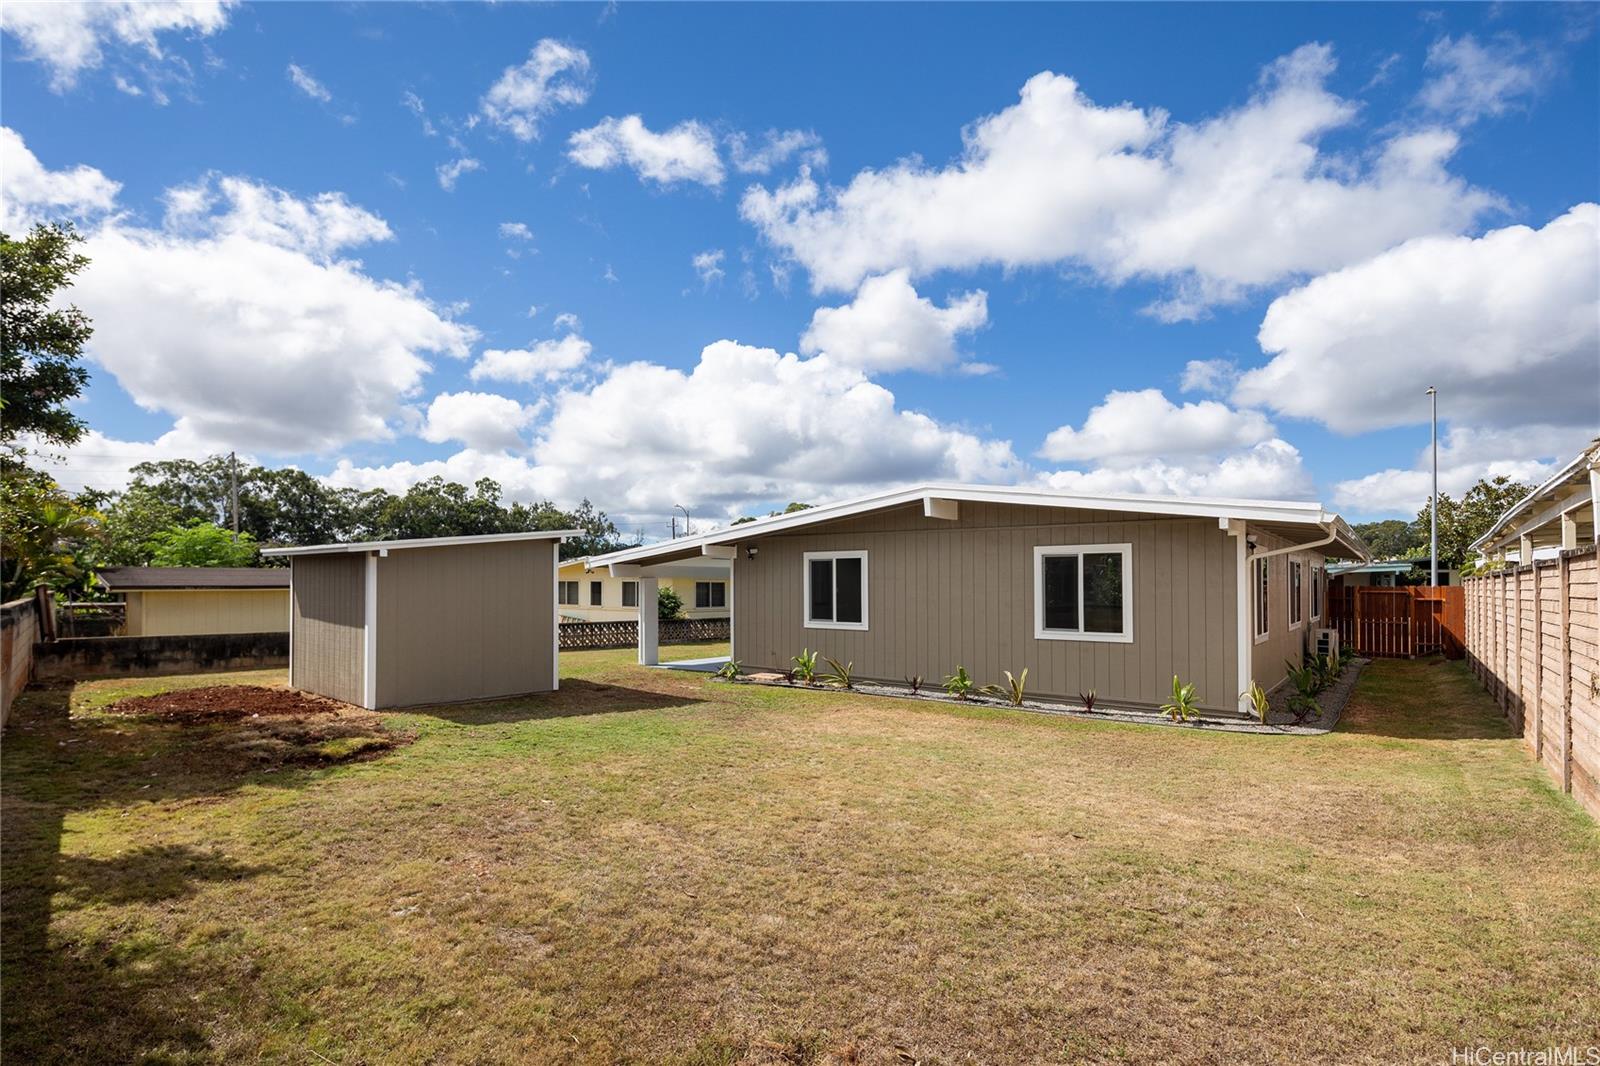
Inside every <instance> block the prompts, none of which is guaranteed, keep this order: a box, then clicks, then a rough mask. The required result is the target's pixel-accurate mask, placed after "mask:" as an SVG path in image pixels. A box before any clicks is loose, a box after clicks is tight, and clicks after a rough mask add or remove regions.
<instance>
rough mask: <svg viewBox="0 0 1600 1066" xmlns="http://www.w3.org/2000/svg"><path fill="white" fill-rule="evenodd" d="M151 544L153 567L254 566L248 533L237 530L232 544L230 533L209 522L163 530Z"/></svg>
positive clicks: (253, 546)
mask: <svg viewBox="0 0 1600 1066" xmlns="http://www.w3.org/2000/svg"><path fill="white" fill-rule="evenodd" d="M150 545H151V552H150V565H152V566H253V565H254V564H255V562H256V557H257V556H256V552H257V548H256V541H255V538H254V537H252V536H251V535H250V534H248V533H240V534H239V540H238V542H237V543H235V542H234V539H233V534H232V533H230V532H229V531H228V530H226V529H223V528H222V527H221V526H218V525H214V524H213V523H210V522H191V523H190V524H189V525H186V526H173V527H172V528H170V529H164V530H162V531H161V532H160V533H157V534H156V535H155V536H154V537H152V538H151V540H150Z"/></svg>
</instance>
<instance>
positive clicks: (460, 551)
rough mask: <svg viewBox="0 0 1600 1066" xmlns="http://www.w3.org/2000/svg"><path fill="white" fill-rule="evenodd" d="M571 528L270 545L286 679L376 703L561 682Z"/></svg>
mask: <svg viewBox="0 0 1600 1066" xmlns="http://www.w3.org/2000/svg"><path fill="white" fill-rule="evenodd" d="M576 532H577V531H575V530H554V531H549V532H538V533H504V534H492V535H488V536H478V537H436V538H432V539H427V540H389V541H368V542H365V543H358V544H318V545H314V546H312V547H305V548H268V549H266V550H265V551H263V552H262V554H263V555H281V556H285V557H287V558H288V559H289V561H290V580H289V684H290V685H291V686H293V687H294V688H299V689H305V690H306V691H308V692H315V693H318V694H320V695H324V696H331V697H333V698H334V699H338V700H343V701H344V702H346V703H353V704H356V705H357V706H361V707H371V708H377V707H406V706H414V705H417V704H425V703H450V702H455V701H458V700H473V699H486V698H489V697H493V696H510V695H515V694H519V693H524V692H548V691H551V690H553V689H555V688H558V687H560V628H559V625H558V621H557V615H556V567H557V565H558V562H559V559H558V556H559V552H560V544H561V541H562V540H564V539H566V538H567V537H569V536H573V535H575V534H576Z"/></svg>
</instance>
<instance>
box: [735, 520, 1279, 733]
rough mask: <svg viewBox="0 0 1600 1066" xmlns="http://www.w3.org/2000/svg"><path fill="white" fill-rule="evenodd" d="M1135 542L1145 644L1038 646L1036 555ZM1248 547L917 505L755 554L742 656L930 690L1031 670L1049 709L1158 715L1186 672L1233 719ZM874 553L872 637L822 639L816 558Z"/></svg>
mask: <svg viewBox="0 0 1600 1066" xmlns="http://www.w3.org/2000/svg"><path fill="white" fill-rule="evenodd" d="M1124 542H1126V543H1131V544H1132V545H1133V557H1132V563H1131V573H1130V574H1129V577H1128V582H1129V586H1130V589H1131V594H1132V596H1133V633H1134V639H1133V642H1132V643H1128V644H1117V643H1107V642H1097V641H1073V640H1040V639H1037V638H1036V637H1035V636H1034V606H1033V603H1034V574H1033V549H1034V547H1035V546H1038V545H1055V544H1116V543H1124ZM1234 543H1235V542H1234V540H1233V539H1232V538H1231V537H1229V536H1228V535H1227V534H1226V533H1225V532H1224V531H1223V530H1221V529H1219V528H1218V525H1217V520H1216V519H1214V518H1204V519H1199V518H1196V519H1190V518H1170V517H1160V516H1150V515H1123V514H1116V513H1110V512H1104V511H1084V510H1073V509H1065V508H1038V507H1020V506H1016V505H1009V504H983V503H970V502H963V503H962V504H961V510H960V519H959V520H958V521H954V522H951V521H945V520H941V519H934V518H927V517H925V516H924V515H923V513H922V508H921V505H920V504H917V505H912V506H909V507H903V508H895V509H893V510H889V511H884V512H880V513H878V514H872V515H865V516H861V517H859V518H851V519H844V520H841V521H839V522H837V523H830V524H828V525H827V526H823V527H816V528H813V529H808V530H804V531H797V532H794V533H787V534H785V533H779V534H773V535H771V536H767V537H760V538H757V539H753V540H751V541H749V542H745V543H741V545H740V549H741V550H740V552H739V554H738V556H737V558H736V559H735V561H734V582H733V596H734V611H733V625H734V634H733V638H734V648H735V654H736V655H737V656H738V658H739V659H741V660H742V661H743V662H744V663H745V665H746V666H747V667H748V668H751V669H770V670H783V669H787V668H788V667H789V666H790V658H791V657H792V656H794V655H796V654H798V653H799V652H800V651H801V649H803V648H810V649H812V650H814V651H818V652H820V653H821V654H823V655H828V656H832V657H834V658H836V659H838V660H840V661H841V662H854V663H855V668H856V671H857V672H858V673H859V674H860V675H861V676H863V677H870V678H878V679H882V680H890V681H899V680H901V679H903V678H905V677H908V676H911V675H914V674H920V675H922V677H923V678H924V679H925V680H926V681H927V683H929V684H935V683H937V681H938V680H939V679H940V678H942V677H944V675H946V674H948V673H950V672H952V671H953V670H954V668H955V667H956V665H957V664H960V665H962V666H965V667H966V668H967V670H968V671H969V672H970V673H971V674H972V675H973V677H974V678H975V679H976V680H977V681H978V682H979V683H980V684H984V683H989V682H999V681H1002V680H1003V678H1004V674H1003V671H1005V670H1010V671H1012V672H1013V673H1018V672H1020V671H1021V670H1022V669H1023V668H1027V670H1028V689H1029V691H1030V692H1033V693H1036V694H1039V695H1042V696H1054V697H1059V698H1067V699H1072V698H1076V697H1077V696H1078V694H1079V693H1081V692H1085V691H1088V690H1089V689H1094V690H1095V692H1096V694H1097V696H1098V697H1099V698H1100V699H1101V700H1103V701H1107V702H1118V703H1126V704H1146V705H1149V704H1159V703H1160V702H1161V701H1162V700H1163V699H1165V698H1166V697H1167V696H1168V694H1169V693H1170V691H1171V685H1172V675H1173V674H1174V673H1176V674H1178V675H1180V676H1181V677H1182V678H1183V679H1184V680H1185V681H1193V682H1194V683H1195V685H1196V687H1197V689H1198V691H1199V693H1200V696H1201V700H1202V703H1203V705H1204V706H1206V707H1208V708H1214V709H1226V710H1229V711H1232V710H1235V709H1236V708H1237V692H1238V687H1239V686H1238V684H1237V680H1236V677H1235V673H1236V669H1237V650H1238V646H1237V640H1238V627H1237V624H1236V622H1235V619H1236V617H1237V616H1236V614H1235V604H1234V600H1235V596H1236V588H1237V585H1236V582H1235V569H1236V559H1235V547H1234ZM749 547H756V548H757V549H758V551H757V554H756V557H755V558H754V559H751V558H749V557H748V554H747V553H746V551H745V550H744V549H746V548H749ZM861 549H864V550H865V551H866V552H867V553H868V559H867V621H868V628H867V629H866V630H864V631H862V630H837V629H808V628H806V626H805V624H804V609H805V605H804V604H803V603H802V596H803V587H804V580H803V569H802V559H803V556H804V553H805V552H809V551H843V550H861ZM1279 669H1280V674H1279V675H1277V676H1281V664H1279Z"/></svg>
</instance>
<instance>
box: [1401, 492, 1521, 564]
mask: <svg viewBox="0 0 1600 1066" xmlns="http://www.w3.org/2000/svg"><path fill="white" fill-rule="evenodd" d="M1532 491H1533V486H1532V485H1524V484H1522V483H1521V482H1517V481H1512V480H1511V479H1510V478H1509V477H1506V476H1504V475H1501V476H1499V477H1496V478H1492V479H1491V478H1486V479H1484V480H1481V481H1479V482H1478V483H1477V484H1476V485H1474V486H1472V488H1470V489H1468V490H1467V492H1466V495H1464V496H1462V497H1461V499H1460V500H1454V499H1451V498H1450V496H1448V495H1446V494H1445V493H1442V492H1441V493H1440V494H1439V568H1440V569H1441V570H1444V569H1450V568H1455V567H1460V566H1462V565H1463V564H1465V563H1466V562H1467V560H1468V559H1469V558H1470V557H1471V547H1470V546H1471V544H1472V542H1473V541H1475V540H1477V539H1478V538H1479V537H1481V536H1483V535H1484V534H1485V533H1487V532H1488V531H1489V527H1490V526H1493V525H1494V524H1495V522H1496V521H1498V520H1499V518H1500V516H1501V515H1502V514H1504V513H1505V512H1506V511H1507V510H1508V509H1509V508H1510V507H1511V505H1512V504H1514V503H1516V502H1517V501H1519V500H1521V499H1522V498H1523V497H1524V496H1526V495H1527V494H1528V493H1530V492H1532ZM1416 525H1417V528H1418V531H1419V535H1420V539H1421V544H1422V555H1423V557H1424V558H1426V556H1427V550H1428V508H1427V507H1426V506H1424V507H1423V508H1422V510H1421V511H1420V512H1419V513H1418V514H1417V521H1416Z"/></svg>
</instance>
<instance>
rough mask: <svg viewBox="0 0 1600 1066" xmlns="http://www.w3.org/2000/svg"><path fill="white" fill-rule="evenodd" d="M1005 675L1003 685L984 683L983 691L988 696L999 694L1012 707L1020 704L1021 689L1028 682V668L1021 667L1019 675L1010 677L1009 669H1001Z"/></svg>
mask: <svg viewBox="0 0 1600 1066" xmlns="http://www.w3.org/2000/svg"><path fill="white" fill-rule="evenodd" d="M1002 673H1004V674H1005V675H1006V683H1005V684H1004V685H985V686H983V691H984V693H985V694H987V695H990V696H999V697H1000V698H1001V699H1003V700H1005V701H1006V702H1008V703H1010V704H1011V706H1013V707H1021V706H1022V695H1023V690H1024V688H1025V687H1026V686H1027V684H1028V668H1027V667H1023V668H1022V676H1021V677H1012V676H1011V671H1010V670H1005V671H1002Z"/></svg>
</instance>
